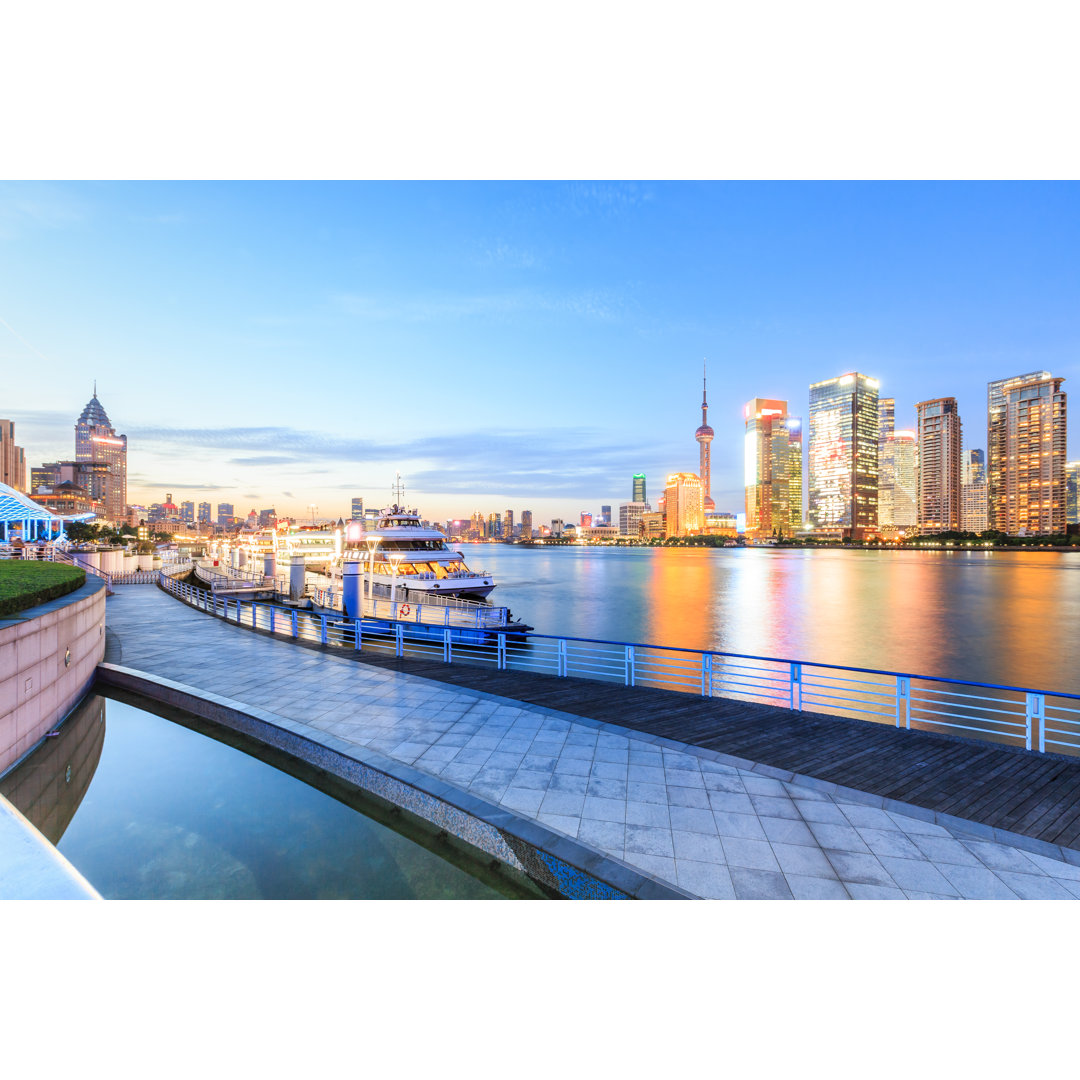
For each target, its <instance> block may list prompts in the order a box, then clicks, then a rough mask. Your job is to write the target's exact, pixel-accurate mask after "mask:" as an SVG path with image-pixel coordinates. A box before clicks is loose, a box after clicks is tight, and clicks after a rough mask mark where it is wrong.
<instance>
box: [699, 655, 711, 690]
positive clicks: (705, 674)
mask: <svg viewBox="0 0 1080 1080" xmlns="http://www.w3.org/2000/svg"><path fill="white" fill-rule="evenodd" d="M701 696H702V697H712V653H705V654H703V655H702V657H701Z"/></svg>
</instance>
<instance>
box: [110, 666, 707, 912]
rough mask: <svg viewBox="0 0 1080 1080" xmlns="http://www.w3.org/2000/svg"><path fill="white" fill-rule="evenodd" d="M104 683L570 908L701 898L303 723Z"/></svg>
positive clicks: (182, 689)
mask: <svg viewBox="0 0 1080 1080" xmlns="http://www.w3.org/2000/svg"><path fill="white" fill-rule="evenodd" d="M95 684H96V685H98V686H103V687H113V688H116V689H120V690H128V691H131V692H132V693H137V694H141V695H142V696H143V697H146V698H149V699H150V700H152V701H156V702H160V703H161V704H163V705H171V706H174V707H175V708H179V709H183V710H184V711H186V712H189V713H193V714H194V715H195V716H198V717H199V718H200V719H202V720H206V721H208V722H210V723H214V724H220V725H221V726H222V727H226V728H229V729H230V730H233V731H239V732H241V733H243V734H245V735H247V736H249V737H251V738H253V739H255V740H256V741H258V742H260V743H263V744H264V745H266V746H272V747H274V748H275V749H277V750H281V751H283V752H284V753H286V754H289V755H291V756H292V757H295V758H297V759H298V760H300V761H303V762H306V763H307V764H309V765H313V766H315V767H316V768H320V769H324V770H325V771H326V772H328V773H330V774H331V775H333V776H336V777H338V778H339V779H341V780H345V781H347V782H348V783H351V784H354V785H356V786H357V787H359V788H361V789H362V790H364V791H367V792H370V793H371V794H373V795H375V796H377V797H379V798H381V799H383V800H384V801H386V802H388V803H391V804H392V805H394V806H398V807H400V808H401V809H403V810H406V811H408V812H409V813H412V814H415V815H416V816H417V817H419V818H422V819H424V820H425V821H428V822H430V823H431V824H433V825H435V826H437V827H438V828H440V829H443V830H445V831H446V832H447V833H448V834H449V835H450V836H453V837H455V838H456V839H458V840H460V841H462V842H463V843H465V844H467V845H469V846H471V847H473V848H476V849H477V850H478V851H480V852H482V853H483V854H485V855H488V856H490V857H492V858H495V859H499V860H500V861H501V862H504V863H506V864H507V865H508V866H510V867H512V868H513V869H514V870H517V871H518V872H520V873H523V874H525V875H526V876H528V877H530V878H531V879H532V880H534V881H536V882H539V883H540V884H542V885H544V886H545V887H547V888H548V889H551V890H553V891H554V892H555V893H557V894H558V895H559V896H561V897H564V898H566V899H568V900H687V899H693V895H692V894H691V893H688V892H686V891H685V890H683V889H679V888H677V887H676V886H674V885H671V884H669V883H667V882H664V881H660V880H659V879H657V878H654V877H651V876H650V875H648V874H645V873H643V872H642V871H640V870H638V869H636V868H634V867H632V866H630V865H628V864H627V863H623V862H620V861H619V860H618V859H614V858H611V857H610V856H607V855H604V854H602V853H601V852H598V851H594V850H592V849H591V848H589V847H587V846H586V845H584V844H582V843H580V842H579V841H577V840H573V839H571V838H570V837H568V836H563V835H562V834H560V833H557V832H555V831H553V830H552V829H549V828H547V827H546V826H545V825H542V824H541V823H540V822H537V821H532V820H529V819H527V818H523V817H520V816H519V815H517V814H515V813H514V812H513V811H511V810H508V809H506V808H505V807H501V806H496V805H494V804H493V803H489V802H487V801H485V800H484V799H479V798H477V797H476V796H475V795H471V794H469V793H468V792H467V791H462V790H461V789H460V788H456V787H454V786H453V785H451V784H448V783H446V782H445V781H443V780H440V779H439V778H438V777H435V776H431V775H429V774H428V773H424V772H421V771H420V770H419V769H414V768H413V767H412V766H410V765H406V764H404V763H402V762H399V761H394V760H393V759H392V758H388V757H386V756H384V755H382V754H379V753H377V752H375V751H373V750H369V749H367V748H365V747H360V746H357V745H356V744H354V743H349V742H346V741H345V740H343V739H338V738H336V737H335V736H333V735H329V734H326V733H324V732H316V731H315V729H313V728H310V727H308V726H307V725H306V724H303V723H301V722H299V721H296V720H291V719H289V718H288V717H285V716H281V715H279V714H278V713H274V712H271V711H270V710H268V709H261V708H258V707H256V706H253V705H247V704H245V703H244V702H242V701H237V700H235V699H232V698H226V697H222V696H220V695H218V694H209V693H206V692H204V691H202V690H200V689H198V688H197V687H194V686H190V685H188V684H186V683H179V682H174V681H173V680H171V679H164V678H162V677H161V676H159V675H153V674H151V673H150V672H146V671H139V670H137V669H135V668H128V667H123V666H121V665H119V664H106V663H103V664H99V665H98V668H97V678H96V680H95Z"/></svg>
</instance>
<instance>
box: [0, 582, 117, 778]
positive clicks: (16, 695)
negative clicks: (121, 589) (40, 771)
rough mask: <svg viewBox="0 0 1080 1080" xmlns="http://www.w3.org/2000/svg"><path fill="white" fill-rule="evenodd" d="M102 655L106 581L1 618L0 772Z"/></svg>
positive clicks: (78, 691) (54, 717)
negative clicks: (6, 617)
mask: <svg viewBox="0 0 1080 1080" xmlns="http://www.w3.org/2000/svg"><path fill="white" fill-rule="evenodd" d="M104 655H105V582H104V581H103V580H102V579H101V578H96V577H93V576H92V575H89V574H88V575H87V578H86V584H85V585H83V587H82V588H81V589H76V590H75V592H73V593H68V594H67V596H62V597H60V598H59V599H58V600H50V601H49V602H48V603H47V604H40V605H39V606H38V607H34V608H28V609H27V610H26V611H20V612H19V613H18V614H17V615H14V616H12V617H11V618H8V619H0V773H2V772H4V770H6V769H8V768H9V767H10V766H11V765H12V764H13V763H14V762H16V761H17V760H18V759H19V758H20V757H22V756H23V754H25V753H26V752H27V751H28V750H29V749H30V748H31V747H33V746H34V745H36V744H37V743H38V741H39V740H41V739H42V738H44V736H45V733H46V732H48V731H49V730H50V729H51V728H52V727H53V726H54V725H55V724H56V723H57V722H58V721H59V720H62V719H63V718H64V717H65V716H66V715H67V714H68V713H69V712H70V711H71V710H72V709H73V708H74V707H75V706H76V705H77V704H78V703H79V701H80V700H81V699H82V697H83V695H84V694H85V693H86V692H87V690H88V689H89V688H90V684H91V683H92V682H93V679H94V669H95V668H96V667H97V665H98V664H99V663H100V662H101V660H102V658H103V657H104Z"/></svg>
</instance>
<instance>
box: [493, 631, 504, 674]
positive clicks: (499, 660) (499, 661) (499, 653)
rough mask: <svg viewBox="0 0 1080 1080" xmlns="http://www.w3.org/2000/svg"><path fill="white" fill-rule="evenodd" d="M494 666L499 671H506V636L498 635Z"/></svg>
mask: <svg viewBox="0 0 1080 1080" xmlns="http://www.w3.org/2000/svg"><path fill="white" fill-rule="evenodd" d="M495 657H496V665H497V667H498V669H499V670H500V671H505V670H506V635H505V634H500V635H499V637H498V649H497V650H496V653H495Z"/></svg>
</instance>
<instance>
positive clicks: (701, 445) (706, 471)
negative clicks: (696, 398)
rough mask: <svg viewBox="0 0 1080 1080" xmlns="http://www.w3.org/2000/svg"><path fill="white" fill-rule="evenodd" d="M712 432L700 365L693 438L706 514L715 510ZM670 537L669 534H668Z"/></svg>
mask: <svg viewBox="0 0 1080 1080" xmlns="http://www.w3.org/2000/svg"><path fill="white" fill-rule="evenodd" d="M714 434H715V433H714V432H713V429H712V428H711V427H709V397H708V394H707V393H706V387H705V368H704V365H702V374H701V426H700V427H699V428H698V429H697V431H695V432H694V438H695V439H696V440H697V444H698V458H699V462H698V477H699V481H698V482H699V484H700V486H701V505H702V509H703V510H704V511H705V512H706V513H707V512H708V511H710V510H714V509H716V505H715V503H714V502H713V500H712V495H711V493H710V489H711V486H712V441H713V437H714ZM675 475H677V476H692V475H693V474H692V473H676V474H675ZM668 483H669V484H670V483H671V477H670V476H669V477H668ZM642 501H643V502H644V494H643V495H642ZM669 535H671V534H669ZM674 535H678V536H681V535H683V534H682V533H676V534H674Z"/></svg>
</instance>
